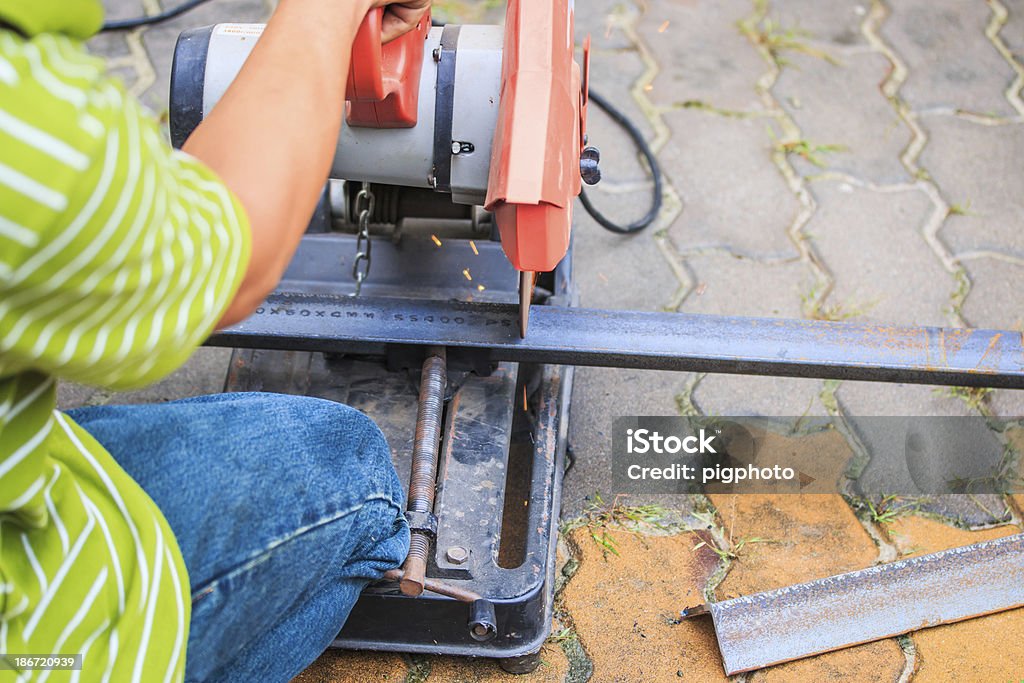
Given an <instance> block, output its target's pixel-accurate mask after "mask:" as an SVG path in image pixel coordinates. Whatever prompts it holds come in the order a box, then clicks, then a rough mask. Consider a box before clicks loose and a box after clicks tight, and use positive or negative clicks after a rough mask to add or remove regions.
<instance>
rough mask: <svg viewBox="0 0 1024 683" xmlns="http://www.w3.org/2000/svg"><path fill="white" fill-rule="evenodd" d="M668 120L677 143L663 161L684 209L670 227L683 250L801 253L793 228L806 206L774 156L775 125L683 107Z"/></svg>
mask: <svg viewBox="0 0 1024 683" xmlns="http://www.w3.org/2000/svg"><path fill="white" fill-rule="evenodd" d="M665 121H666V123H667V124H668V126H669V128H670V129H671V130H672V144H671V145H668V146H666V147H665V149H664V150H662V152H661V154H660V159H661V163H662V165H663V166H664V168H665V171H666V172H667V173H668V175H669V177H670V178H671V179H672V183H673V185H674V186H675V188H676V190H677V191H678V192H679V194H680V196H681V197H682V200H683V205H684V209H683V213H682V214H681V215H680V216H679V218H678V219H677V220H676V221H675V222H674V223H673V224H672V226H671V227H670V228H669V234H670V235H671V236H672V239H673V241H674V242H675V243H676V245H677V246H678V247H679V249H680V250H681V251H684V252H685V251H687V250H690V249H698V248H708V247H718V248H724V249H728V250H731V251H733V252H734V253H739V254H743V255H747V256H751V257H756V258H763V259H767V258H775V259H778V258H786V257H793V256H796V255H797V250H796V248H795V247H794V246H793V243H792V242H791V241H790V239H789V237H787V234H786V231H787V230H788V228H789V226H790V225H791V224H792V222H793V220H794V218H795V217H796V215H797V212H798V210H799V205H798V203H797V200H796V198H795V197H794V196H793V194H792V193H791V192H790V191H789V188H788V186H787V185H786V182H785V180H784V179H783V177H782V176H781V175H780V173H779V169H778V168H777V167H776V166H775V165H774V163H772V160H771V157H770V155H769V152H770V150H771V148H772V139H771V137H770V136H769V134H768V132H767V127H768V125H769V123H768V120H767V119H766V118H763V117H755V118H748V119H740V118H731V117H726V116H721V115H719V114H715V113H711V112H706V111H699V110H695V109H680V110H677V111H671V112H667V113H666V114H665Z"/></svg>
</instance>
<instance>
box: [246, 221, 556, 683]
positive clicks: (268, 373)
mask: <svg viewBox="0 0 1024 683" xmlns="http://www.w3.org/2000/svg"><path fill="white" fill-rule="evenodd" d="M352 242H353V240H352V239H351V238H350V237H348V236H344V235H317V236H315V237H307V238H306V239H305V240H304V243H303V246H302V247H301V248H300V252H299V255H298V256H297V257H296V259H295V260H294V261H293V264H292V267H291V269H290V270H289V272H288V274H287V276H286V280H285V281H284V282H283V283H282V287H281V289H282V290H283V291H293V292H321V293H324V292H329V293H334V294H341V293H344V289H345V288H346V287H348V286H349V283H348V282H347V281H345V280H344V279H343V278H342V277H339V276H340V275H342V274H344V273H346V272H347V271H346V269H345V267H344V260H345V258H347V257H350V256H351V254H352V253H354V245H353V244H352ZM410 243H411V244H410ZM444 244H445V248H447V251H446V250H445V249H438V248H436V247H435V245H434V244H433V243H432V242H430V243H424V242H422V241H421V242H419V243H416V241H415V240H414V239H411V238H407V239H406V240H403V243H402V245H401V246H396V245H394V244H391V243H389V242H385V241H381V242H379V243H378V244H376V245H375V246H374V258H375V260H376V261H377V262H376V263H375V264H374V272H373V274H372V276H371V278H370V279H369V280H367V283H366V285H365V286H364V292H367V291H368V292H371V293H372V291H373V288H374V286H375V285H376V286H377V287H379V288H384V289H386V290H387V291H388V294H389V295H391V296H398V295H401V292H402V290H405V291H406V292H407V293H408V295H409V296H410V297H413V298H416V297H418V298H423V297H424V295H426V296H427V297H428V298H430V299H431V300H440V301H445V300H451V299H461V300H465V298H466V297H467V296H468V297H469V298H476V297H480V298H486V299H488V300H490V301H496V302H506V301H514V300H515V299H516V297H517V296H518V295H517V292H516V289H515V287H516V278H515V273H514V271H512V270H511V268H510V267H509V266H508V263H507V261H505V258H504V256H503V255H502V254H501V251H500V245H498V244H497V243H493V242H478V243H476V244H475V245H474V246H476V250H475V252H478V253H474V252H473V250H471V249H470V248H469V246H468V245H466V244H465V243H464V241H456V240H446V241H445V243H444ZM431 260H434V261H435V263H433V264H431V263H430V261H431ZM569 263H570V262H569V260H567V261H566V262H565V265H564V266H562V267H560V269H559V271H556V273H553V274H549V275H547V277H546V281H544V282H542V283H541V292H542V295H543V292H544V291H545V290H546V291H548V292H551V291H555V292H558V293H559V294H561V296H557V297H548V299H547V301H546V303H548V304H549V305H556V304H561V305H568V303H569V302H571V301H572V296H571V291H570V289H569V283H570V279H569V272H570V271H569V267H570V266H569ZM463 268H467V269H470V271H471V273H473V274H474V278H475V279H474V281H477V282H479V281H481V280H483V281H486V282H488V285H487V286H486V289H485V290H484V292H481V291H480V290H478V289H477V288H476V287H475V286H472V287H469V286H467V285H469V281H467V279H466V278H465V277H464V276H463V274H462V272H461V270H462V269H463ZM453 275H454V276H457V277H452V276H453ZM506 275H507V276H508V277H505V276H506ZM506 283H507V284H506ZM339 290H340V291H339ZM422 359H423V356H422V350H420V349H415V348H411V349H410V348H391V349H387V348H381V347H379V346H372V345H368V346H367V347H366V348H364V349H359V348H356V349H353V350H352V351H350V352H348V353H346V354H344V355H341V354H337V355H334V354H323V353H318V352H306V351H268V350H242V349H238V350H236V351H235V352H234V355H233V356H232V363H231V371H230V374H229V377H228V383H227V389H228V390H230V391H273V392H281V393H292V394H304V395H311V396H319V397H322V398H327V399H330V400H334V401H338V402H342V403H346V404H349V405H351V406H353V407H355V408H358V409H359V410H362V411H363V412H365V413H367V414H368V415H370V417H372V418H373V419H374V420H375V421H376V422H377V423H378V425H380V427H381V429H382V430H383V432H384V434H385V436H386V437H387V439H388V442H389V444H390V445H391V449H392V453H393V457H394V461H395V466H396V469H397V470H398V473H399V476H400V477H401V478H402V480H403V484H404V485H405V486H406V487H407V486H408V481H409V472H410V465H411V457H410V454H411V450H412V440H413V435H414V431H415V426H416V405H417V395H418V374H419V368H420V364H421V362H422ZM448 365H449V385H448V390H447V396H448V400H447V403H446V409H445V418H444V428H443V431H442V441H441V449H440V458H439V463H440V464H439V471H438V484H437V496H436V500H435V507H434V514H435V515H436V516H437V519H438V528H437V538H436V543H434V545H433V547H432V549H431V554H430V558H429V563H428V570H427V576H428V578H435V579H440V580H443V581H445V582H448V583H451V584H452V585H455V586H458V587H459V588H463V589H466V590H470V591H473V592H476V593H478V594H480V595H481V596H483V597H484V598H485V599H486V600H487V601H488V602H489V603H490V604H491V605H493V607H494V616H495V623H496V626H497V633H496V635H495V636H494V637H493V638H492V639H490V640H486V641H483V642H481V641H479V640H477V639H475V638H474V636H473V634H472V632H471V629H470V621H471V613H470V612H471V606H470V605H469V604H467V603H463V602H457V601H455V600H453V599H450V598H446V597H442V596H437V595H433V594H430V593H424V595H423V596H421V597H418V598H409V597H406V596H404V595H401V594H400V592H399V590H398V586H397V584H395V583H392V582H382V583H380V584H377V585H373V586H370V587H368V588H367V589H366V590H365V591H364V593H363V595H362V597H361V598H360V599H359V601H358V602H357V603H356V605H355V607H354V608H353V610H352V612H351V614H350V616H349V619H348V621H347V622H346V624H345V627H344V629H343V630H342V631H341V633H340V634H339V635H338V638H337V640H336V641H335V642H334V646H335V647H341V648H351V649H362V650H389V651H401V652H416V653H433V654H455V655H469V656H484V657H496V658H499V659H501V660H503V662H504V661H505V660H509V663H508V665H509V666H510V667H512V669H518V670H522V671H526V670H532V668H531V667H530V666H528V664H529V661H534V664H533V668H535V666H536V661H535V659H536V658H533V659H531V657H530V656H531V655H534V654H535V653H537V652H538V651H539V650H540V648H541V646H542V645H543V643H544V640H545V639H546V638H547V636H548V634H549V631H550V628H551V611H552V601H553V593H554V571H555V544H556V542H557V534H558V519H559V507H560V494H561V482H562V473H563V471H564V461H565V444H566V433H567V429H568V420H567V416H568V404H569V398H570V395H571V390H572V375H573V369H572V368H571V367H563V366H551V365H535V364H526V363H509V362H504V363H491V362H489V361H487V360H486V359H481V358H480V357H479V356H478V355H475V354H473V353H472V352H471V351H460V350H458V349H452V350H451V352H450V354H449V359H448ZM513 660H514V661H513Z"/></svg>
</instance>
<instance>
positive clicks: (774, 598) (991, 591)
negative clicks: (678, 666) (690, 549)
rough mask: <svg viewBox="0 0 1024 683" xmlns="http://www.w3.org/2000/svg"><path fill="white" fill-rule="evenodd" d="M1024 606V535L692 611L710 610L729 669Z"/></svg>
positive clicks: (739, 669)
mask: <svg viewBox="0 0 1024 683" xmlns="http://www.w3.org/2000/svg"><path fill="white" fill-rule="evenodd" d="M1022 605H1024V534H1017V535H1014V536H1007V537H1006V538H1001V539H998V540H995V541H986V542H984V543H977V544H975V545H969V546H964V547H962V548H954V549H952V550H946V551H943V552H939V553H934V554H931V555H923V556H921V557H914V558H910V559H907V560H900V561H899V562H891V563H889V564H881V565H878V566H875V567H870V568H868V569H863V570H861V571H856V572H850V573H848V574H839V575H838V576H831V577H828V578H825V579H819V580H817V581H811V582H809V583H802V584H797V585H795V586H789V587H787V588H779V589H777V590H772V591H765V592H764V593H757V594H755V595H748V596H745V597H741V598H734V599H732V600H723V601H722V602H714V603H710V604H708V605H701V606H699V607H696V608H689V609H686V610H684V611H683V617H684V618H685V617H691V616H693V617H696V616H700V615H701V614H706V613H708V612H710V614H711V616H712V618H713V619H714V623H715V631H716V633H717V634H718V647H719V649H720V650H721V652H722V660H723V662H724V664H725V673H726V674H728V675H730V676H732V675H733V674H738V673H742V672H744V671H752V670H754V669H760V668H763V667H766V666H771V665H773V664H779V663H781V662H786V661H790V660H793V659H799V658H801V657H808V656H810V655H815V654H820V653H822V652H829V651H831V650H838V649H841V648H844V647H849V646H851V645H858V644H860V643H866V642H870V641H873V640H880V639H882V638H890V637H892V636H897V635H901V634H904V633H909V632H910V631H916V630H918V629H922V628H928V627H930V626H937V625H939V624H947V623H950V622H954V621H961V620H963V619H970V618H971V617H977V616H982V615H985V614H991V613H993V612H1001V611H1003V610H1008V609H1012V608H1014V607H1020V606H1022Z"/></svg>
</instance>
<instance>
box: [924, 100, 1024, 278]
mask: <svg viewBox="0 0 1024 683" xmlns="http://www.w3.org/2000/svg"><path fill="white" fill-rule="evenodd" d="M924 125H925V126H926V129H927V131H928V137H929V140H928V145H927V146H926V147H925V148H924V151H923V152H922V154H921V165H922V167H924V168H925V169H927V170H928V173H929V174H930V175H931V176H932V178H933V179H934V180H935V183H936V184H937V185H938V186H939V188H940V189H941V191H942V193H943V195H944V196H945V198H946V201H948V202H949V203H950V204H953V205H956V206H957V207H958V208H959V209H960V210H962V211H964V212H965V214H964V215H953V216H950V217H949V218H947V219H946V222H945V224H944V225H943V226H942V229H941V231H940V233H939V234H940V236H941V237H942V239H943V240H945V241H946V242H947V243H948V244H949V245H950V248H951V250H952V251H953V253H955V254H961V253H964V252H970V251H996V252H1000V253H1003V254H1006V255H1010V256H1015V257H1017V258H1018V259H1024V240H1022V239H1021V230H1020V223H1021V216H1022V215H1024V196H1022V193H1021V192H1019V191H1018V190H1019V185H1018V184H1017V183H1015V182H1013V181H1012V179H1013V178H1016V177H1019V176H1020V170H1021V159H1020V152H1019V150H1020V148H1021V147H1022V146H1024V124H1021V125H1010V126H979V125H977V124H975V123H970V122H968V121H964V120H961V119H957V118H954V117H951V116H931V117H928V118H926V119H925V121H924Z"/></svg>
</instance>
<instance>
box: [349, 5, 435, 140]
mask: <svg viewBox="0 0 1024 683" xmlns="http://www.w3.org/2000/svg"><path fill="white" fill-rule="evenodd" d="M383 20H384V8H382V7H381V8H377V9H372V10H370V11H369V13H368V14H367V15H366V18H365V19H363V23H362V24H360V25H359V30H358V31H357V32H356V38H355V42H353V43H352V62H351V65H350V66H349V71H348V87H347V88H346V91H345V99H346V100H348V102H349V106H348V116H347V119H348V124H349V125H350V126H361V127H364V128H412V127H413V126H415V125H416V112H417V107H418V106H419V95H420V70H421V69H422V67H423V41H424V40H426V38H427V33H428V32H429V31H430V13H429V12H428V13H427V14H425V15H424V16H423V18H422V19H420V23H419V24H417V25H416V28H414V29H413V30H412V31H409V32H408V33H406V34H405V35H403V36H401V37H399V38H396V39H394V40H392V41H391V42H390V43H388V44H387V45H381V42H380V40H381V25H382V23H383Z"/></svg>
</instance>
